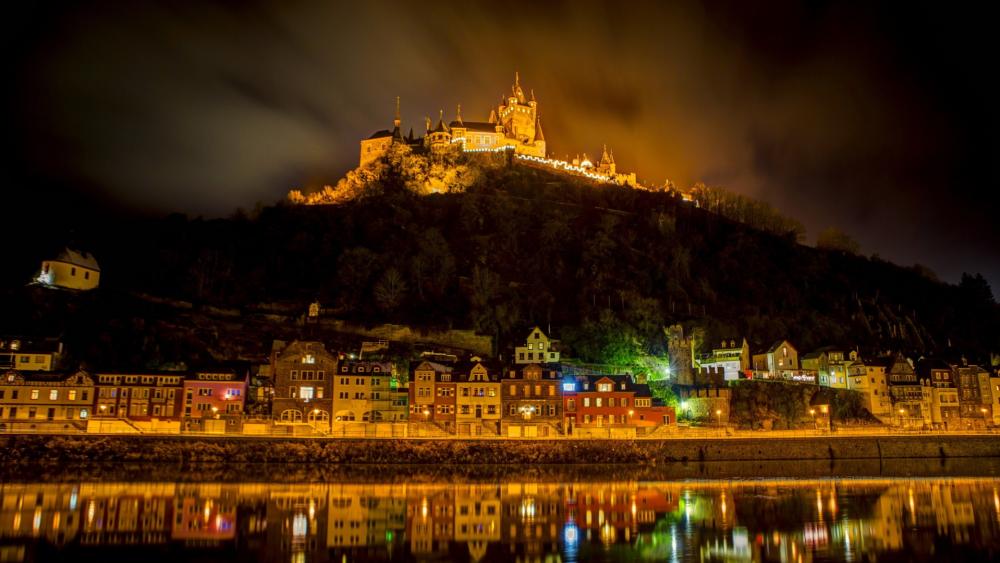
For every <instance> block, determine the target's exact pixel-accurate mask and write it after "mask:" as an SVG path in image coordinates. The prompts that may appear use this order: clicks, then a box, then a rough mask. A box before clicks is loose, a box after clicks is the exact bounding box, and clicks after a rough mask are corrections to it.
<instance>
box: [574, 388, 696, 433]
mask: <svg viewBox="0 0 1000 563" xmlns="http://www.w3.org/2000/svg"><path fill="white" fill-rule="evenodd" d="M563 413H564V414H563V421H564V424H565V427H566V428H567V429H572V428H575V427H583V428H606V427H632V428H654V427H657V426H662V425H668V424H675V423H676V422H677V421H676V418H675V417H674V409H673V408H672V407H667V406H664V405H662V404H659V402H658V401H656V400H654V399H653V396H652V393H650V391H649V385H647V384H645V383H636V382H635V381H634V380H633V379H632V378H631V376H625V375H617V376H609V375H586V376H578V377H576V378H574V379H564V380H563Z"/></svg>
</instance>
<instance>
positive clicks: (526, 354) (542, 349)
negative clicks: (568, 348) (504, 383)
mask: <svg viewBox="0 0 1000 563" xmlns="http://www.w3.org/2000/svg"><path fill="white" fill-rule="evenodd" d="M559 357H560V356H559V341H558V340H551V339H550V338H549V337H548V336H546V335H545V333H544V332H542V329H540V328H538V327H537V326H536V327H535V328H533V329H531V332H530V333H529V334H528V337H527V338H526V339H525V340H524V346H517V347H516V348H514V362H515V363H517V364H554V363H558V362H559Z"/></svg>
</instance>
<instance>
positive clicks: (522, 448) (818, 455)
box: [0, 435, 1000, 466]
mask: <svg viewBox="0 0 1000 563" xmlns="http://www.w3.org/2000/svg"><path fill="white" fill-rule="evenodd" d="M951 458H1000V437H998V436H976V435H967V436H963V435H957V436H956V435H951V436H940V437H935V436H933V435H920V436H879V437H858V436H850V437H833V436H830V437H808V438H771V439H749V438H747V439H744V438H704V439H697V440H690V439H684V440H676V439H675V440H585V441H583V440H581V441H576V440H567V441H540V440H510V439H505V440H417V439H408V440H367V439H309V438H238V439H237V438H225V437H219V438H214V437H188V436H177V437H162V436H155V437H154V436H88V435H81V436H38V435H4V436H0V463H2V464H8V465H9V464H25V463H38V462H69V463H92V462H115V463H121V462H160V463H181V464H186V463H236V464H245V463H269V464H289V463H290V464H295V463H320V464H375V465H394V464H414V465H427V464H433V465H442V464H445V465H526V464H532V465H534V464H537V465H560V464H630V465H650V466H655V465H659V464H664V463H671V462H716V461H765V460H768V461H783V460H785V461H806V460H809V461H820V460H827V461H835V460H888V459H951Z"/></svg>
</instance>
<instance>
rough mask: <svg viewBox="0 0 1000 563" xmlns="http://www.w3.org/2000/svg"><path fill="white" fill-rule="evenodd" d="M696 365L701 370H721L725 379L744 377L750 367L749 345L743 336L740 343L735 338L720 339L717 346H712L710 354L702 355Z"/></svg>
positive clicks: (732, 379) (734, 379)
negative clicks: (720, 342)
mask: <svg viewBox="0 0 1000 563" xmlns="http://www.w3.org/2000/svg"><path fill="white" fill-rule="evenodd" d="M698 367H699V368H701V369H703V370H709V371H721V372H722V373H723V378H724V379H725V380H726V381H736V380H737V379H740V377H741V376H743V377H745V374H746V372H747V371H748V370H749V369H750V346H748V345H747V339H746V338H744V339H743V340H742V341H741V342H740V344H738V345H737V344H736V341H735V340H729V341H728V342H726V341H725V340H723V341H722V344H721V345H720V346H719V347H718V348H714V349H713V350H712V353H711V354H707V355H704V356H702V357H701V358H700V359H699V360H698Z"/></svg>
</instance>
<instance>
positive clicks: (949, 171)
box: [2, 0, 1000, 293]
mask: <svg viewBox="0 0 1000 563" xmlns="http://www.w3.org/2000/svg"><path fill="white" fill-rule="evenodd" d="M26 4H29V5H27V6H21V7H19V8H15V9H14V10H15V11H14V12H8V17H7V18H6V19H7V24H6V26H5V28H6V29H5V35H6V38H5V41H6V42H8V43H9V45H8V49H7V50H8V52H9V53H10V54H9V55H8V59H9V61H10V62H9V65H8V66H9V71H8V73H7V74H8V76H9V77H12V78H13V80H12V81H11V83H10V84H8V87H7V88H6V89H5V92H4V97H5V101H6V103H5V104H4V107H5V108H6V109H7V111H8V112H9V113H10V115H9V116H8V119H6V120H5V122H6V123H7V125H8V127H7V134H8V140H9V144H10V147H12V149H9V150H8V151H7V156H8V158H10V162H8V165H7V166H5V167H4V168H5V170H4V171H3V178H2V180H3V182H4V184H5V188H4V189H5V192H6V193H7V194H17V195H19V196H22V197H24V198H25V201H26V202H28V203H29V204H30V205H45V206H48V208H49V209H50V210H51V206H58V207H60V209H57V210H54V211H53V213H51V214H50V216H51V217H60V216H64V215H68V214H69V212H70V211H72V210H76V209H91V208H96V209H115V210H117V212H129V213H138V212H144V213H158V214H163V213H168V212H171V211H182V212H186V213H189V214H204V215H207V216H215V215H228V214H229V213H231V212H232V211H233V210H234V209H235V208H237V207H243V208H252V207H253V206H254V204H255V203H256V202H258V201H262V202H265V203H271V202H274V201H276V200H277V199H279V198H281V197H282V196H283V194H285V193H286V192H287V191H288V190H289V189H290V188H294V187H307V188H308V187H315V186H319V185H322V184H324V183H334V182H336V180H337V179H338V178H339V177H340V176H341V175H342V174H343V173H344V172H345V171H346V170H347V169H349V168H350V167H352V166H353V165H355V164H356V162H357V153H358V144H357V142H358V140H359V139H360V138H362V137H365V136H367V135H369V134H370V133H371V132H373V131H374V130H376V129H382V128H385V127H387V126H390V125H391V119H392V111H393V103H394V98H395V96H397V95H399V96H401V97H402V106H403V121H404V130H406V129H408V128H409V127H410V126H413V127H414V128H415V129H416V130H418V132H419V129H420V127H421V126H422V124H423V118H424V116H432V117H434V118H436V116H437V113H438V110H439V109H443V110H444V111H445V115H446V117H447V118H449V119H451V118H453V116H454V112H455V106H456V104H458V103H461V104H462V107H463V117H465V118H466V119H470V120H485V119H486V117H487V115H488V112H489V109H490V108H491V107H493V106H495V105H496V104H497V102H498V101H499V99H500V95H501V93H505V92H509V88H510V84H511V82H512V79H513V73H514V71H515V70H518V71H520V73H521V78H522V85H523V86H525V87H526V88H531V89H533V90H534V92H535V96H536V98H537V99H538V101H539V110H540V114H541V117H542V123H543V125H544V129H545V135H546V140H547V142H548V144H549V148H550V151H551V152H554V153H555V154H556V155H557V156H559V157H563V156H565V155H567V154H569V155H573V154H576V153H582V152H587V153H589V154H590V155H591V156H595V155H599V152H600V149H601V145H602V144H603V143H607V144H608V145H609V146H610V147H612V148H613V149H614V153H615V156H616V160H617V162H618V165H619V168H620V169H624V170H634V171H636V172H637V174H638V176H639V178H640V179H644V180H646V181H648V182H651V183H657V184H659V183H662V182H663V181H664V180H665V179H667V178H669V179H670V180H672V181H673V182H674V183H675V184H676V185H677V186H679V187H687V186H690V185H692V184H693V183H694V182H697V181H703V182H705V183H707V184H710V185H720V186H724V187H727V188H729V189H731V190H734V191H737V192H740V193H743V194H746V195H750V196H752V197H756V198H760V199H763V200H766V201H768V202H770V203H771V204H773V205H774V206H775V207H777V208H779V209H780V210H781V211H783V212H784V213H786V214H788V215H790V216H793V217H796V218H798V219H800V220H802V221H803V222H804V223H805V225H806V227H807V229H808V231H809V234H808V241H809V242H810V243H812V242H813V241H814V240H815V236H816V234H817V233H818V232H819V231H821V230H823V229H824V228H826V227H829V226H834V227H838V228H840V229H842V230H844V231H846V232H848V233H850V234H851V235H852V236H854V238H856V239H857V240H858V241H859V242H860V243H861V245H862V251H863V252H864V253H865V254H872V253H878V254H879V255H880V256H882V257H884V258H889V259H891V260H893V261H895V262H897V263H900V264H902V265H912V264H914V263H917V262H919V263H922V264H925V265H927V266H930V267H931V268H932V269H933V270H935V271H936V272H937V273H938V274H939V275H940V276H941V277H942V278H943V279H945V280H948V281H957V279H958V277H959V275H960V274H961V273H962V272H963V271H969V272H982V273H983V274H984V275H986V276H987V278H988V279H989V280H990V282H991V285H992V286H993V288H994V293H1000V292H998V291H997V290H998V287H1000V228H998V227H997V216H998V215H1000V205H998V200H1000V196H998V195H997V191H998V188H1000V182H998V179H1000V174H998V172H997V165H998V164H1000V158H998V157H1000V143H998V141H997V136H996V134H997V130H998V125H1000V119H998V109H997V95H996V90H995V87H990V86H988V84H989V83H990V82H991V79H995V77H996V74H997V66H996V54H997V53H998V52H1000V49H998V46H997V41H996V35H997V34H996V32H995V30H994V29H992V28H993V25H992V23H993V22H994V20H993V18H991V17H989V16H988V15H987V14H986V13H985V12H980V13H977V12H976V11H975V10H974V9H973V8H974V7H975V6H978V4H974V3H970V4H967V5H966V7H965V8H959V7H956V6H955V5H954V3H941V4H929V3H928V4H921V3H905V4H904V3H882V5H874V4H876V3H871V2H859V3H857V4H854V3H847V4H841V3H827V2H812V3H798V2H767V3H761V2H735V3H733V4H726V3H716V2H677V3H674V2H671V3H669V5H661V3H649V4H645V3H629V2H609V3H588V2H580V1H571V2H564V3H558V2H546V3H544V5H540V4H543V3H520V2H496V1H494V2H489V3H482V4H475V3H471V2H463V3H461V4H458V5H449V4H447V3H444V2H430V3H425V2H406V3H402V4H401V5H392V4H383V3H379V2H352V3H347V2H315V3H307V2H274V3H249V2H220V3H209V2H203V1H196V2H187V1H178V0H173V1H169V2H160V3H147V2H121V3H109V2H91V3H75V2H74V3H65V4H61V3H59V2H37V3H26ZM662 4H668V3H666V2H664V3H662ZM765 4H766V5H765ZM984 9H985V8H984ZM8 201H12V200H11V199H8ZM18 215H19V217H15V218H14V220H15V222H16V221H18V220H24V221H27V219H25V218H24V216H23V214H18ZM52 220H54V219H52ZM22 226H26V225H22Z"/></svg>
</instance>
